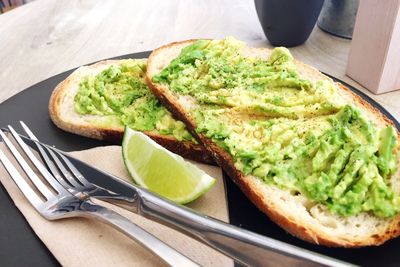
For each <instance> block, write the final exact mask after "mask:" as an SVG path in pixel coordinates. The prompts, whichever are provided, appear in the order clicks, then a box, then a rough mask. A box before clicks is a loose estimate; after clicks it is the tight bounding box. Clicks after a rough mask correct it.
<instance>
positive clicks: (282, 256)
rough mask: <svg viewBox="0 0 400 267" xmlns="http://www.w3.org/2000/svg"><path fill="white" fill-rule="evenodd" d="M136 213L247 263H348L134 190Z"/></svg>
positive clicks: (337, 264) (296, 264)
mask: <svg viewBox="0 0 400 267" xmlns="http://www.w3.org/2000/svg"><path fill="white" fill-rule="evenodd" d="M138 200H139V201H137V202H136V204H138V206H137V208H136V213H138V214H139V215H142V216H143V217H146V218H148V219H151V220H153V221H156V222H159V223H161V224H164V225H166V226H168V227H170V228H174V229H175V230H178V231H179V232H182V233H184V234H186V235H188V236H191V237H193V238H195V239H196V240H198V241H200V242H203V243H205V244H206V245H208V246H210V247H212V248H214V249H216V250H218V251H220V252H221V253H223V254H225V255H227V256H228V257H231V258H232V259H234V260H235V261H237V262H239V263H241V264H243V265H247V266H266V265H267V266H270V265H271V266H275V265H276V266H321V265H324V266H351V265H350V264H349V263H345V262H342V261H339V260H336V259H333V258H330V257H327V256H324V255H320V254H317V253H315V252H311V251H308V250H305V249H302V248H298V247H296V246H293V245H290V244H287V243H284V242H281V241H278V240H275V239H272V238H268V237H265V236H262V235H259V234H256V233H253V232H250V231H247V230H244V229H241V228H239V227H236V226H233V225H230V224H227V223H225V222H222V221H220V220H217V219H214V218H210V217H208V216H205V215H201V214H199V213H196V212H194V211H193V210H191V209H189V208H187V207H185V206H182V205H177V204H175V203H173V202H170V201H168V200H165V199H162V198H160V197H159V196H156V195H154V194H152V193H150V192H148V191H146V190H142V189H139V190H138Z"/></svg>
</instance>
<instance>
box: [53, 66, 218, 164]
mask: <svg viewBox="0 0 400 267" xmlns="http://www.w3.org/2000/svg"><path fill="white" fill-rule="evenodd" d="M137 61H140V62H145V59H138V60H137ZM121 62H122V61H121V60H106V61H101V62H98V63H95V64H93V65H89V66H82V67H80V68H78V69H77V70H75V71H74V72H73V73H72V74H71V75H69V76H68V77H67V78H66V79H65V80H64V81H62V82H61V83H60V84H58V85H57V87H56V88H55V90H54V91H53V93H52V95H51V97H50V100H49V113H50V118H51V120H52V121H53V122H54V124H55V125H56V126H57V127H59V128H61V129H63V130H65V131H67V132H71V133H75V134H78V135H82V136H85V137H89V138H94V139H98V140H106V141H111V142H118V143H120V142H121V140H122V137H123V133H124V127H125V126H124V124H123V123H122V121H121V120H120V119H119V118H118V116H117V115H96V114H80V113H78V112H77V111H76V109H75V100H74V98H75V96H76V94H77V93H78V91H79V87H80V83H81V81H82V79H83V78H84V77H88V76H92V77H94V76H95V75H97V74H99V73H101V72H102V71H103V70H105V69H107V68H109V67H110V66H112V65H119V64H121ZM143 75H144V73H143ZM143 132H144V133H145V134H146V135H148V136H149V137H150V138H152V139H153V140H155V141H156V142H157V143H159V144H160V145H162V146H163V147H165V148H167V149H168V150H170V151H172V152H174V153H177V154H179V155H181V156H183V157H185V158H189V159H192V160H196V161H200V162H204V163H212V162H213V160H212V158H210V157H209V156H208V155H207V153H206V152H205V150H204V149H203V148H202V146H201V145H199V144H196V143H195V142H192V141H178V140H177V139H176V138H175V137H174V136H172V135H163V134H161V133H159V132H157V131H156V130H152V131H143Z"/></svg>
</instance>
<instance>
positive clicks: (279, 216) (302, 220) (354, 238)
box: [146, 40, 400, 247]
mask: <svg viewBox="0 0 400 267" xmlns="http://www.w3.org/2000/svg"><path fill="white" fill-rule="evenodd" d="M195 41H196V40H188V41H182V42H175V43H171V44H168V45H165V46H162V47H160V48H158V49H156V50H154V51H153V52H152V54H151V55H150V57H149V59H148V68H147V74H146V75H147V83H148V85H149V87H150V89H151V90H152V91H153V93H154V94H155V95H156V96H157V97H158V98H159V99H160V101H161V102H162V103H164V105H165V106H166V107H167V108H168V109H169V110H170V111H171V112H172V113H173V114H174V115H175V116H176V117H177V118H179V119H180V120H182V121H183V122H184V123H185V124H186V126H187V127H188V129H189V130H190V131H191V133H192V134H193V135H194V136H196V138H197V139H198V140H199V142H200V143H201V144H203V145H204V147H205V148H206V149H207V150H208V151H209V153H210V155H212V156H213V157H214V159H215V160H216V162H217V163H218V164H219V165H220V166H221V167H222V168H223V169H224V170H225V171H226V172H227V173H228V175H229V176H230V177H231V178H232V179H233V180H234V181H235V183H236V184H237V185H238V186H239V187H240V188H241V190H242V191H243V192H244V193H245V195H246V196H247V197H248V198H249V199H250V200H251V201H252V202H253V203H254V204H255V205H256V206H257V207H258V208H259V209H260V210H261V211H262V212H264V213H265V214H267V215H268V216H269V218H270V219H271V220H273V221H274V222H276V223H277V224H278V225H280V226H281V227H282V228H284V229H285V230H286V231H288V232H289V233H291V234H293V235H295V236H297V237H299V238H301V239H304V240H306V241H309V242H312V243H316V244H323V245H327V246H341V247H361V246H370V245H380V244H382V243H384V242H385V241H387V240H389V239H391V238H394V237H397V236H399V234H400V215H399V214H397V215H395V216H392V217H389V218H382V217H378V216H375V215H373V214H371V213H368V212H362V213H359V214H357V215H352V216H341V215H338V214H334V213H332V212H331V211H330V210H329V209H327V207H326V206H325V205H323V204H319V203H316V202H314V201H310V200H309V199H308V197H306V196H304V194H297V193H296V194H293V193H292V192H290V191H289V190H285V189H282V188H280V187H278V186H276V185H273V184H269V183H265V182H263V181H262V180H261V179H260V178H257V177H255V176H253V175H245V174H244V173H243V172H242V171H240V170H239V169H238V168H237V167H235V161H234V158H233V156H232V155H231V154H230V153H228V151H227V150H225V149H224V148H223V147H222V146H221V145H218V144H217V142H214V141H213V140H212V139H211V138H208V137H206V136H205V134H203V133H201V132H200V131H199V129H198V125H197V124H196V118H195V115H194V114H195V111H196V110H198V109H203V107H202V105H201V103H199V102H198V101H197V100H196V98H194V97H191V96H186V95H182V94H179V93H177V92H176V91H173V90H171V88H170V87H169V86H168V85H167V84H165V83H160V82H155V81H154V80H153V78H154V77H155V76H156V75H157V74H159V73H160V72H161V71H162V70H164V69H165V68H166V67H167V66H169V64H170V63H171V61H172V60H173V59H175V58H177V57H178V56H179V55H180V53H181V51H182V49H183V48H185V47H187V46H188V45H191V44H193V43H194V42H195ZM271 51H272V50H270V49H266V48H250V47H244V48H242V49H241V50H240V54H241V55H242V56H243V57H249V58H260V59H263V60H267V59H268V58H269V56H270V55H271ZM294 64H295V65H296V67H297V70H298V72H299V75H300V76H301V77H302V78H304V79H308V80H311V81H318V80H324V81H328V82H330V83H332V84H333V86H335V87H336V89H337V91H338V94H339V100H340V101H341V102H342V103H349V104H351V105H353V106H355V107H356V108H358V109H359V110H360V112H361V113H362V114H363V116H365V117H367V118H368V119H369V120H371V121H372V123H374V124H375V125H376V127H377V128H379V129H382V128H385V127H387V126H390V125H392V124H393V123H392V122H391V121H390V120H389V119H388V118H386V117H385V116H384V115H383V114H382V113H380V112H379V111H378V110H377V109H375V108H374V107H372V106H371V105H370V104H369V103H368V102H366V101H365V100H363V99H362V98H361V97H359V96H358V95H356V94H355V93H353V92H352V91H350V90H349V89H348V88H346V87H345V86H343V85H342V84H339V83H333V81H332V80H331V79H330V78H329V77H326V76H325V75H323V74H322V73H320V72H319V71H318V70H316V69H315V68H313V67H311V66H308V65H306V64H304V63H301V62H299V61H295V62H294ZM238 116H240V114H239V115H238ZM232 117H235V116H232ZM232 120H234V119H232ZM248 120H249V118H242V119H240V120H239V124H242V123H245V122H246V121H248ZM228 123H229V122H228ZM199 132H200V133H199ZM396 134H397V146H396V148H395V149H394V152H395V153H396V155H397V161H396V164H397V166H399V158H400V157H399V143H400V142H399V140H400V137H399V134H398V132H396ZM389 184H390V186H391V189H392V190H393V191H394V192H395V193H396V194H399V192H400V171H399V168H397V170H396V171H395V173H394V174H392V175H391V176H390V181H389Z"/></svg>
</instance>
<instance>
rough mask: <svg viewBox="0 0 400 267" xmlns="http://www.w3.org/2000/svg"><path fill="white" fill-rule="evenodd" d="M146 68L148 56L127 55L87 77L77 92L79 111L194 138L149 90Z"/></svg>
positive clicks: (182, 138) (180, 138)
mask: <svg viewBox="0 0 400 267" xmlns="http://www.w3.org/2000/svg"><path fill="white" fill-rule="evenodd" d="M145 72H146V61H145V60H133V59H128V60H123V61H122V63H121V64H119V65H111V66H110V67H108V68H107V69H105V70H103V71H102V72H100V73H99V74H97V75H93V76H86V77H84V78H83V80H82V81H81V83H80V85H79V90H78V93H77V94H76V95H75V110H76V112H78V113H79V114H92V115H104V116H109V117H110V118H111V119H110V120H109V123H110V124H115V121H117V124H123V125H127V126H129V127H130V128H132V129H135V130H138V131H150V132H154V133H158V134H161V135H172V136H174V137H175V138H176V139H178V140H190V141H194V139H193V137H192V136H191V135H190V134H189V132H188V131H187V130H186V128H185V126H184V124H183V122H181V121H176V120H174V119H173V118H172V116H171V113H170V112H169V111H167V109H166V108H164V107H163V106H162V105H161V104H160V103H159V102H158V100H157V99H156V98H155V97H154V95H153V94H152V93H151V92H150V90H149V88H148V87H147V85H146V83H145V80H144V76H145Z"/></svg>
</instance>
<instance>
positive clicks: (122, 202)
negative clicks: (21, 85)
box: [21, 122, 350, 266]
mask: <svg viewBox="0 0 400 267" xmlns="http://www.w3.org/2000/svg"><path fill="white" fill-rule="evenodd" d="M21 125H22V127H23V129H24V131H25V132H26V133H27V134H28V136H29V137H30V138H31V140H33V142H34V143H35V144H36V146H37V147H38V149H39V152H40V153H41V154H42V158H43V159H44V161H45V162H46V163H47V165H48V167H49V169H50V170H53V171H54V172H53V171H52V172H53V175H54V177H56V178H59V179H61V180H63V178H62V177H64V178H65V179H66V180H65V181H63V182H64V183H65V182H66V181H67V182H68V183H69V184H70V185H68V187H71V185H72V184H74V185H72V186H73V187H74V189H75V190H77V191H80V192H83V194H85V195H87V196H90V197H95V198H98V199H101V200H105V201H107V202H110V203H112V204H115V205H118V206H120V207H123V208H125V209H127V210H130V211H132V212H134V213H137V214H139V215H141V216H143V217H146V218H148V219H150V220H153V221H156V222H159V223H162V224H164V225H166V226H168V227H171V228H174V229H176V230H178V231H180V232H182V233H184V234H186V235H189V236H191V237H193V238H195V239H197V240H198V241H200V242H203V243H205V244H206V245H208V246H210V247H212V248H214V249H216V250H218V251H220V252H222V253H224V254H225V255H227V256H228V257H231V258H233V259H234V260H235V261H237V262H240V263H241V264H243V265H250V266H265V265H273V264H276V265H299V266H315V265H326V266H350V264H348V263H345V262H342V261H339V260H336V259H332V258H329V257H327V256H324V255H320V254H317V253H314V252H311V251H307V250H304V249H301V248H298V247H295V246H292V245H289V244H286V243H283V242H280V241H277V240H274V239H272V238H268V237H265V236H261V235H258V234H256V233H253V232H250V231H247V230H244V229H240V228H237V227H235V226H233V225H229V224H227V223H224V222H222V221H219V220H216V219H213V218H210V217H207V216H204V215H201V214H198V213H195V212H193V211H192V210H189V209H188V208H186V207H184V206H178V205H176V204H174V203H172V202H170V201H167V200H164V199H162V198H160V197H158V196H155V195H154V194H152V193H150V192H148V191H147V190H144V189H142V188H139V187H137V186H135V185H133V184H130V183H127V182H125V181H123V180H120V179H118V178H117V177H114V176H112V175H110V174H106V175H107V176H108V177H110V179H113V180H114V181H117V182H119V183H122V184H123V185H124V186H125V187H128V188H129V189H131V190H132V191H133V192H134V197H127V196H124V195H121V194H117V193H114V192H112V191H109V190H107V189H104V188H101V187H98V186H97V185H95V184H92V183H90V182H89V181H87V180H86V178H85V177H84V176H83V175H82V174H81V173H80V172H79V171H78V170H77V169H76V168H75V167H74V165H73V164H72V163H71V162H70V161H69V159H68V158H67V157H66V156H65V155H63V152H62V151H60V150H58V149H56V148H54V147H52V146H49V145H46V144H43V143H40V142H39V141H38V139H37V138H36V137H35V135H34V134H33V133H32V132H31V131H30V129H29V128H28V127H27V126H26V125H25V124H24V123H23V122H21ZM44 149H46V151H47V152H48V153H49V155H50V156H51V157H52V159H53V160H51V159H50V158H49V157H48V156H47V154H46V153H45V151H44ZM56 155H57V156H59V157H60V159H62V161H63V162H64V164H65V166H64V164H63V163H62V162H61V161H60V160H59V159H58V158H57V156H56ZM54 165H56V166H57V167H56V166H54ZM57 168H58V169H59V170H60V171H58V170H57ZM97 171H99V170H97ZM60 172H61V173H60ZM75 179H76V180H75ZM61 180H60V183H62V182H61Z"/></svg>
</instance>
